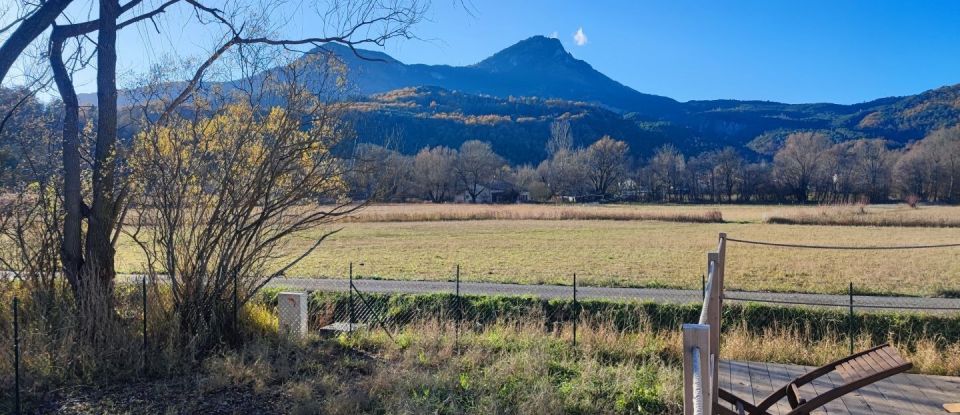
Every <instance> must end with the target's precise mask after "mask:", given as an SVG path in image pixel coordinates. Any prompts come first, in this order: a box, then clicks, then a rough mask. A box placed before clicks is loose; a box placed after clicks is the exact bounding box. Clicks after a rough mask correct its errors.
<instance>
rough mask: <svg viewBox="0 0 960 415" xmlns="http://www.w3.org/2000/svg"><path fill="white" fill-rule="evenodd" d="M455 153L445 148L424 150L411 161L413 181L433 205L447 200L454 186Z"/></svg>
mask: <svg viewBox="0 0 960 415" xmlns="http://www.w3.org/2000/svg"><path fill="white" fill-rule="evenodd" d="M456 162H457V151H456V150H454V149H451V148H447V147H433V148H430V149H427V148H424V149H422V150H420V152H419V153H417V155H416V156H415V157H414V159H413V180H414V183H416V186H417V188H418V190H419V191H420V192H421V194H426V195H427V197H428V198H429V199H430V201H432V202H433V203H440V202H443V201H445V200H447V199H448V198H449V197H450V196H451V193H452V192H453V189H454V188H455V186H456V175H455V167H456Z"/></svg>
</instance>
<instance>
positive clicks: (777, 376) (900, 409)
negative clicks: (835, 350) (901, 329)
mask: <svg viewBox="0 0 960 415" xmlns="http://www.w3.org/2000/svg"><path fill="white" fill-rule="evenodd" d="M810 369H812V368H809V367H805V366H797V365H784V364H777V363H763V362H740V361H721V362H720V387H722V388H724V389H726V390H728V391H730V392H732V393H733V394H735V395H737V396H740V397H742V398H743V399H745V400H747V401H751V400H752V402H753V403H754V404H756V403H759V401H761V400H763V398H764V397H766V396H767V395H769V394H770V393H772V392H773V390H774V388H779V387H781V386H783V385H786V384H787V383H788V382H790V381H791V380H792V379H794V378H796V377H798V376H800V375H802V374H803V373H805V372H807V371H809V370H810ZM839 383H840V375H838V374H837V373H836V372H831V373H830V375H829V376H828V377H827V379H821V380H818V381H815V382H814V383H813V384H811V385H806V386H804V387H802V388H801V389H800V390H801V395H804V396H815V395H817V394H819V393H823V392H824V391H826V390H828V389H830V388H832V387H833V385H835V384H839ZM804 392H806V393H804ZM951 402H960V378H954V377H946V376H927V375H915V374H907V373H903V374H899V375H896V376H893V377H891V378H888V379H884V380H882V381H880V382H877V383H874V384H873V385H869V386H867V387H865V388H862V389H860V390H858V391H856V392H854V393H851V394H848V395H846V396H844V397H842V398H840V399H837V400H835V401H833V402H831V403H830V404H828V405H826V406H825V407H824V408H822V409H820V410H818V411H815V412H814V413H816V414H851V415H860V414H864V415H868V414H891V415H904V414H945V413H947V412H946V411H945V410H944V409H943V404H944V403H951ZM789 410H790V407H789V405H787V401H786V399H783V400H782V401H781V402H778V403H777V405H775V406H774V407H772V408H770V412H771V413H774V414H776V413H780V414H785V413H787V412H788V411H789Z"/></svg>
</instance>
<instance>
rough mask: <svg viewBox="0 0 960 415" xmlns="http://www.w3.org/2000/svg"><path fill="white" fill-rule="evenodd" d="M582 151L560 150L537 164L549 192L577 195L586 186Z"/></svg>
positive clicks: (561, 194) (560, 194)
mask: <svg viewBox="0 0 960 415" xmlns="http://www.w3.org/2000/svg"><path fill="white" fill-rule="evenodd" d="M585 164H586V163H585V162H584V153H583V151H569V150H560V151H558V152H557V153H555V154H554V155H553V157H551V158H550V159H549V160H544V161H543V162H541V163H540V165H539V166H537V172H538V173H540V176H541V177H543V180H544V181H545V182H546V185H547V187H548V188H549V189H550V193H552V194H553V195H555V196H557V195H559V196H579V195H580V194H581V193H582V189H584V188H585V187H586V183H587V172H586V166H585Z"/></svg>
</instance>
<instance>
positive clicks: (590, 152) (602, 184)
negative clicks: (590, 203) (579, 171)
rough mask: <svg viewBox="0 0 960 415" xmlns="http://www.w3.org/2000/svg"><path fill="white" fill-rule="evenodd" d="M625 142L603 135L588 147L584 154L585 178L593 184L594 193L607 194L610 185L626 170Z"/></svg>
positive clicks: (626, 149) (626, 150)
mask: <svg viewBox="0 0 960 415" xmlns="http://www.w3.org/2000/svg"><path fill="white" fill-rule="evenodd" d="M628 152H629V147H628V146H627V143H625V142H623V141H619V140H614V139H612V138H610V136H608V135H605V136H603V137H602V138H601V139H599V140H597V141H596V142H594V143H593V144H591V145H590V147H587V150H586V154H585V161H586V168H587V178H588V179H589V180H590V184H592V185H593V192H594V194H597V195H601V196H607V195H608V194H609V191H610V187H611V186H613V185H614V184H616V183H618V182H619V181H620V179H622V178H623V176H624V175H625V174H626V171H627V153H628Z"/></svg>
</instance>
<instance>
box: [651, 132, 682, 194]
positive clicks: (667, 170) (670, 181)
mask: <svg viewBox="0 0 960 415" xmlns="http://www.w3.org/2000/svg"><path fill="white" fill-rule="evenodd" d="M686 165H687V162H686V158H685V157H684V156H683V154H681V153H680V151H678V150H677V148H676V147H674V146H672V145H670V144H665V145H663V146H661V147H660V148H658V149H657V151H656V153H654V155H653V158H652V159H650V166H649V167H650V170H651V174H652V181H653V187H654V191H655V193H657V194H660V195H661V199H662V200H666V201H670V200H671V199H674V198H676V196H677V195H678V194H680V193H681V187H682V184H683V174H684V171H685V170H686Z"/></svg>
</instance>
